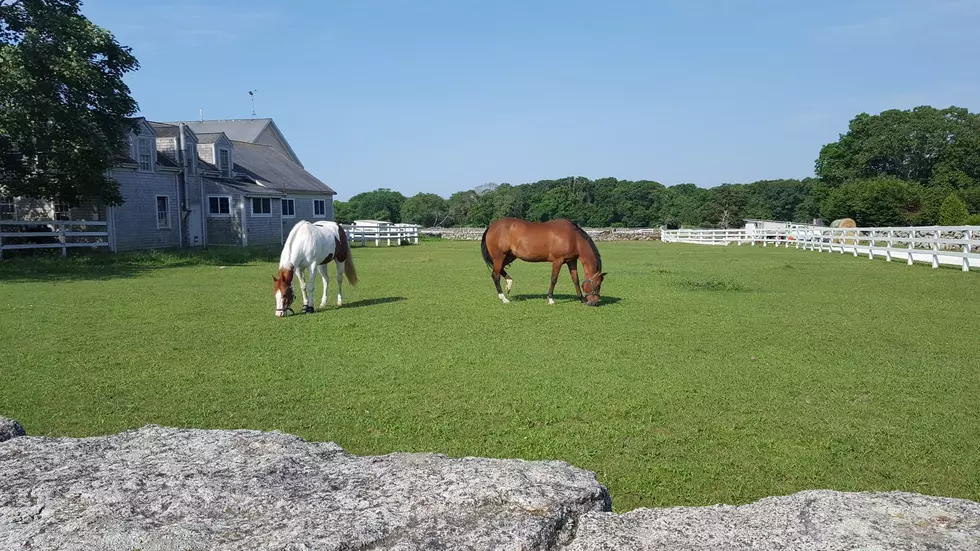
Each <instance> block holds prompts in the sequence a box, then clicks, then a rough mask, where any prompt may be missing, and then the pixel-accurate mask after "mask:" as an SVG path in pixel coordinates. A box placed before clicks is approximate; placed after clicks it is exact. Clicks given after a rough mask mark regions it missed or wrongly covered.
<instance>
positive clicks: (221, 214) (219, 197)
mask: <svg viewBox="0 0 980 551" xmlns="http://www.w3.org/2000/svg"><path fill="white" fill-rule="evenodd" d="M212 198H214V199H217V200H218V210H219V211H220V210H221V200H222V199H226V200H227V201H228V212H227V213H224V212H211V199H212ZM233 204H234V203H232V201H231V195H208V218H231V209H232V205H233Z"/></svg>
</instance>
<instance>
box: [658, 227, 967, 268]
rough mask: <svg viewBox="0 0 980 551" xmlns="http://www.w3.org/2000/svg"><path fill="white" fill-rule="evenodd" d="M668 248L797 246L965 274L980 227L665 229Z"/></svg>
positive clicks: (663, 233)
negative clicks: (688, 245) (952, 268)
mask: <svg viewBox="0 0 980 551" xmlns="http://www.w3.org/2000/svg"><path fill="white" fill-rule="evenodd" d="M661 239H662V240H663V241H664V242H665V243H696V244H702V245H728V244H730V243H735V244H737V245H742V244H743V243H748V244H751V245H757V244H761V245H762V246H763V247H768V246H769V245H774V246H776V247H778V246H783V247H789V246H790V245H792V246H794V247H795V248H797V249H804V250H809V251H821V252H837V253H840V254H845V253H850V254H852V255H854V256H858V255H866V256H867V257H868V258H870V259H873V258H875V257H881V258H884V259H885V260H887V261H889V262H891V261H892V260H896V259H899V260H905V261H906V262H907V263H908V264H913V263H915V262H928V263H930V264H931V265H932V267H933V268H938V267H939V266H941V265H952V266H960V267H962V269H963V271H969V270H970V268H976V267H980V226H902V227H884V228H824V227H812V226H811V227H802V228H793V229H785V230H763V229H756V230H746V229H729V230H699V229H693V230H663V232H662V233H661Z"/></svg>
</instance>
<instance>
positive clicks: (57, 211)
mask: <svg viewBox="0 0 980 551" xmlns="http://www.w3.org/2000/svg"><path fill="white" fill-rule="evenodd" d="M51 208H52V210H53V211H54V212H53V214H54V219H55V220H71V207H69V206H68V203H65V202H64V201H55V202H54V203H53V204H52V205H51ZM61 216H64V218H62V217H61Z"/></svg>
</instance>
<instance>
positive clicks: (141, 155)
mask: <svg viewBox="0 0 980 551" xmlns="http://www.w3.org/2000/svg"><path fill="white" fill-rule="evenodd" d="M136 144H137V148H138V152H137V153H138V158H137V161H139V164H140V172H152V171H153V139H152V138H139V139H138V140H137V142H136Z"/></svg>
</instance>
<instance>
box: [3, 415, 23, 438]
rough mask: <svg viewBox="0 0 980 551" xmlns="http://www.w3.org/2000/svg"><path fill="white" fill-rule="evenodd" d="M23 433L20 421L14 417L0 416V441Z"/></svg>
mask: <svg viewBox="0 0 980 551" xmlns="http://www.w3.org/2000/svg"><path fill="white" fill-rule="evenodd" d="M25 434H26V433H25V432H24V427H22V426H20V423H18V422H17V420H16V419H8V418H7V417H0V442H3V441H4V440H10V439H11V438H18V437H20V436H24V435H25Z"/></svg>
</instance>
